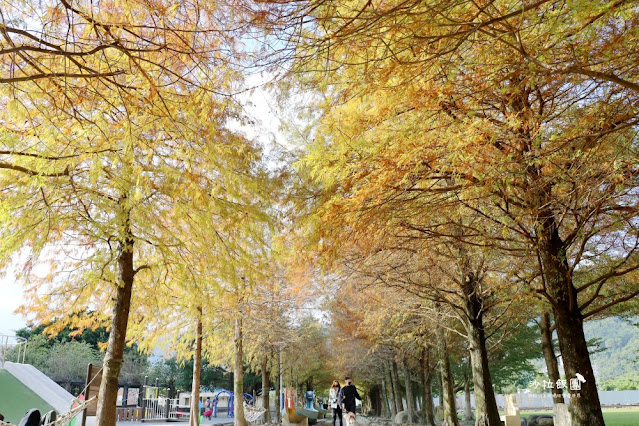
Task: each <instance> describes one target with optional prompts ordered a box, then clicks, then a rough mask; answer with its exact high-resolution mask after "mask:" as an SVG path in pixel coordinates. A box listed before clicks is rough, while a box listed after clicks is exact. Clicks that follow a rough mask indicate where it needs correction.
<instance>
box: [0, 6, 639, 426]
mask: <svg viewBox="0 0 639 426" xmlns="http://www.w3.org/2000/svg"><path fill="white" fill-rule="evenodd" d="M2 10H3V14H2V18H1V19H2V22H1V23H0V25H1V27H0V29H1V31H2V34H3V38H2V39H1V40H0V43H1V44H0V106H1V107H2V108H0V121H1V122H2V125H3V128H2V133H1V137H0V172H1V173H0V188H1V192H0V199H1V201H2V202H1V203H0V221H1V223H2V227H1V228H0V265H1V267H2V268H6V267H9V266H10V265H11V264H22V265H21V266H22V271H23V274H22V278H23V279H24V281H25V285H26V288H27V300H28V303H27V305H25V307H24V308H23V312H24V313H25V314H28V315H31V316H32V317H33V319H35V320H36V321H38V322H44V323H50V324H51V325H50V327H49V331H51V332H53V333H56V332H60V331H62V330H63V328H64V327H65V326H67V325H69V326H71V327H73V328H79V329H85V328H96V327H101V326H104V327H107V329H108V330H109V339H108V342H107V346H106V354H105V357H104V362H103V377H104V380H103V382H102V388H101V393H100V394H101V397H100V401H99V403H98V419H97V423H98V425H99V426H112V425H113V424H114V423H115V398H116V394H117V386H118V377H119V376H120V373H121V369H122V364H123V355H124V350H125V345H126V344H127V342H128V343H132V342H136V344H137V345H138V346H139V348H140V350H142V351H150V350H151V349H152V348H154V347H155V346H156V345H161V346H162V345H164V346H165V347H167V348H170V350H172V351H174V352H175V354H176V356H177V357H178V359H179V360H183V359H189V358H193V365H194V369H193V393H194V395H195V396H197V392H198V391H199V378H200V375H201V371H200V366H201V363H202V358H206V359H209V360H211V362H218V363H226V365H232V366H233V370H234V377H235V390H236V392H241V391H242V389H243V384H242V378H243V376H244V375H243V370H244V366H245V361H246V360H250V362H249V363H250V364H251V365H259V366H261V367H260V369H261V371H263V372H264V376H265V377H264V379H263V382H264V383H265V384H267V383H268V377H267V376H268V371H276V372H278V373H279V372H280V371H282V370H283V368H282V366H281V365H280V362H281V360H282V357H281V356H280V354H281V353H282V352H284V354H285V355H286V354H288V356H290V359H285V361H289V362H291V363H294V361H295V360H296V359H299V358H301V357H299V356H298V354H299V353H300V352H303V351H301V350H300V348H303V347H305V346H304V345H305V340H304V339H305V338H310V337H309V336H311V337H312V335H313V333H311V334H310V335H309V336H306V337H305V334H304V333H301V332H300V329H299V328H296V327H292V326H291V324H294V323H298V322H299V321H298V320H299V318H298V317H297V316H298V314H297V312H298V311H297V310H296V309H295V308H297V307H300V306H313V305H312V304H309V303H310V300H309V292H308V291H307V289H308V288H309V287H313V286H314V285H315V284H317V282H316V280H315V279H314V278H313V277H314V276H315V275H317V270H316V269H315V268H314V267H312V268H310V270H309V268H304V267H300V266H299V265H300V264H301V265H304V264H306V263H307V262H308V261H313V262H314V261H316V260H319V261H320V262H321V264H322V266H323V267H324V268H325V270H326V272H328V273H329V275H328V276H330V277H331V279H332V280H333V281H335V283H338V284H340V286H339V287H337V288H331V289H330V290H329V292H331V293H332V294H335V293H337V294H339V295H345V296H344V297H345V298H347V297H348V295H349V293H351V294H364V295H365V296H366V298H367V299H368V300H375V303H373V304H372V307H366V308H363V307H361V306H359V304H358V301H357V300H351V301H350V305H352V306H350V305H347V306H345V307H343V309H340V310H339V311H336V312H335V317H334V318H333V322H334V324H336V325H337V326H338V327H345V328H349V329H350V331H351V332H353V330H352V327H351V325H352V324H356V325H357V329H356V331H357V334H360V333H361V335H362V336H363V338H365V339H366V340H367V342H369V344H371V345H372V346H371V347H372V348H378V347H379V348H383V349H384V350H385V351H390V354H387V355H386V356H385V358H380V359H378V360H376V361H375V363H376V364H378V363H377V361H380V362H381V361H389V362H390V365H388V364H387V366H388V368H389V371H394V370H396V368H395V367H394V366H393V362H392V361H393V360H395V361H402V360H403V361H402V362H403V363H404V364H403V365H404V366H405V367H406V371H405V373H404V377H405V379H406V380H407V384H408V385H405V386H404V387H405V389H406V391H407V392H408V391H409V390H410V389H412V386H410V378H409V377H410V374H408V373H407V372H408V371H409V370H413V371H415V370H419V371H423V372H424V374H423V377H424V381H425V383H426V382H427V381H428V377H429V374H431V373H429V371H431V370H432V369H431V368H430V365H431V364H430V362H431V361H430V360H431V359H434V357H435V355H434V352H436V353H437V354H438V355H437V356H438V357H439V359H440V362H439V364H438V365H439V367H438V368H439V369H440V372H439V376H441V382H442V385H441V388H442V389H441V395H442V396H443V401H444V407H445V418H446V422H448V423H449V424H456V422H457V420H456V416H455V414H454V413H455V407H454V398H453V394H454V390H455V383H454V382H453V380H452V372H451V367H450V361H449V359H450V358H449V355H448V354H450V353H451V352H453V349H454V348H455V347H456V345H461V346H464V345H465V347H466V349H467V351H468V353H467V356H466V359H467V361H466V363H467V365H468V366H469V370H470V374H467V377H468V379H467V380H466V381H465V384H466V386H471V384H470V377H471V376H472V382H473V384H472V386H473V388H474V391H475V396H476V401H477V403H476V413H475V414H476V421H477V424H478V425H484V424H485V425H498V424H500V423H499V418H498V413H497V406H496V402H495V397H494V393H493V391H492V389H493V383H494V380H495V371H494V370H495V369H494V367H493V368H492V369H491V368H490V358H491V353H492V354H494V353H495V351H493V348H492V346H493V345H494V346H496V347H497V346H498V345H497V343H498V342H500V341H501V340H503V339H508V338H514V337H513V336H516V335H517V332H516V330H517V329H520V330H521V325H522V324H527V323H528V322H529V321H530V320H531V319H536V320H537V321H538V323H539V327H540V337H541V340H542V345H543V353H544V356H545V359H546V363H547V365H548V370H549V375H550V376H551V379H553V380H554V379H555V377H556V378H558V377H559V372H558V371H557V367H556V359H555V353H554V349H553V347H552V345H551V342H552V339H551V338H550V336H551V335H552V332H553V331H556V332H557V337H558V342H559V351H560V353H561V356H562V359H563V364H564V369H565V377H567V378H572V377H575V375H576V374H577V373H579V374H581V375H583V376H584V377H585V378H586V385H585V387H584V388H583V389H582V391H581V394H580V397H579V398H572V400H571V412H572V417H573V421H574V423H575V424H589V425H603V418H602V415H601V408H600V404H599V401H598V396H597V392H596V390H597V389H596V385H595V378H594V374H593V371H592V365H591V363H590V358H589V354H588V347H587V342H586V339H585V337H584V333H583V322H584V321H585V320H587V319H589V318H596V317H599V316H603V315H606V314H608V313H611V312H612V313H618V312H619V311H624V310H625V309H627V304H628V303H630V302H632V299H633V298H634V297H635V296H636V295H638V294H639V288H638V286H637V284H636V282H637V281H636V274H637V271H638V270H639V253H638V252H637V249H638V247H639V232H638V230H639V228H638V226H639V223H638V222H637V196H636V195H637V192H636V191H637V189H636V188H637V177H638V171H639V169H638V168H637V162H636V158H637V137H636V130H637V129H636V125H637V119H638V116H637V105H638V104H639V102H638V101H639V99H638V96H639V95H638V94H639V87H638V86H637V83H636V81H637V72H638V68H637V65H636V64H639V61H637V60H634V59H635V58H637V56H638V53H639V52H638V51H637V46H638V45H639V43H637V40H636V38H637V34H636V31H634V28H635V27H636V24H637V19H639V18H638V17H637V16H638V13H637V10H636V5H635V4H634V3H633V2H628V1H624V0H617V1H606V0H599V1H596V2H582V1H580V0H566V1H549V0H540V1H536V2H524V3H521V2H518V1H514V0H499V1H494V2H488V3H482V2H479V3H478V2H474V1H461V2H455V3H446V2H437V1H420V2H408V3H407V2H404V1H390V2H386V1H385V2H373V1H360V0H352V1H351V0H348V1H346V0H345V1H340V2H339V3H335V2H323V1H320V2H315V1H314V2H309V1H306V0H300V1H297V2H288V1H287V2H277V1H273V2H265V3H261V2H258V3H248V2H205V3H198V4H197V5H193V4H190V3H189V4H188V5H187V4H186V3H174V2H170V1H166V2H163V1H159V2H152V3H131V2H129V1H124V0H109V1H106V2H99V3H86V2H79V3H77V2H74V3H71V2H68V1H66V0H60V1H56V2H53V4H51V5H46V6H45V5H40V4H30V3H24V2H18V3H15V2H6V1H4V2H3V3H2ZM230 10H232V11H233V13H229V11H230ZM256 35H257V36H256ZM256 46H258V47H263V49H255V47H256ZM249 53H250V54H249ZM256 55H257V62H251V63H250V65H249V64H248V63H247V62H246V61H247V60H254V59H255V57H256ZM255 64H259V65H264V64H266V65H267V66H273V67H274V68H271V69H275V68H277V69H278V70H281V69H282V68H285V71H286V72H288V73H289V74H288V76H289V77H290V79H289V80H288V81H286V84H284V85H283V93H285V94H286V95H289V94H291V93H293V94H294V93H296V92H299V91H302V92H311V96H310V98H311V100H312V101H311V106H310V109H309V112H310V114H309V115H308V121H309V122H310V126H309V129H308V132H307V133H306V134H304V136H305V138H304V144H305V145H304V149H303V152H302V153H301V156H300V157H299V159H298V161H297V163H296V168H295V173H281V174H280V173H279V172H280V171H279V170H274V168H273V167H272V163H271V164H268V163H267V161H265V159H263V158H262V157H263V153H262V149H261V147H260V146H259V145H258V144H257V143H256V142H255V141H251V140H249V139H248V138H246V137H245V136H244V135H243V134H242V132H240V131H237V130H236V129H238V128H239V127H241V126H242V125H243V124H244V125H248V124H250V123H249V121H248V120H246V119H245V116H244V112H243V109H242V105H240V104H238V102H237V97H235V96H234V95H235V94H237V93H238V92H240V91H242V90H244V89H245V85H244V83H243V80H242V72H243V71H245V70H246V69H249V68H250V69H251V70H253V69H254V68H251V67H252V66H254V65H255ZM293 99H296V97H295V96H293ZM306 101H308V97H306V98H305V102H306ZM283 193H289V194H291V195H292V196H291V197H289V198H284V197H283V196H282V195H283ZM291 211H293V212H294V214H295V215H289V213H290V212H291ZM291 228H293V229H294V231H293V232H292V234H293V235H288V234H287V232H286V230H290V229H291ZM282 234H284V236H283V237H282V238H281V239H279V240H278V239H277V238H275V236H280V235H282ZM282 241H283V242H284V243H282ZM309 243H310V244H309ZM283 257H287V258H288V259H293V260H292V261H291V262H290V263H289V265H288V267H284V266H282V265H284V264H285V263H284V262H281V261H280V259H282V258H283ZM313 265H315V264H314V263H313ZM322 291H323V292H325V291H326V290H322ZM380 295H381V297H380ZM349 300H350V299H349ZM385 302H396V303H395V304H394V305H391V306H388V305H387V304H386V303H385ZM398 306H399V307H401V309H400V310H399V311H400V312H399V314H398V313H397V307H398ZM346 308H348V309H346ZM79 313H82V315H78V314H79ZM383 318H387V319H388V321H389V322H385V321H384V320H383ZM54 320H55V321H54ZM387 325H390V326H389V327H387ZM347 326H348V327H347ZM305 330H308V331H309V332H310V331H311V330H312V327H311V328H309V329H306V328H305ZM453 336H459V337H460V338H461V339H462V340H461V342H460V341H458V340H456V339H455V338H453ZM245 342H250V343H246V344H245ZM345 343H348V340H347V341H346V342H345ZM346 346H348V345H346ZM433 346H435V347H433ZM409 348H410V349H409ZM391 349H392V351H391ZM435 349H436V351H435ZM381 350H382V349H380V351H381ZM410 351H413V352H412V353H417V354H422V355H420V359H419V360H415V359H413V360H405V358H406V354H407V353H408V352H410ZM431 356H432V357H433V358H431ZM426 359H428V362H427V361H426ZM300 363H303V361H300ZM382 364H384V363H382ZM382 364H378V365H382ZM417 364H419V365H420V366H422V367H419V368H417V367H416V365H417ZM301 365H304V364H300V366H301ZM433 365H434V364H433ZM389 374H391V380H392V375H395V376H396V377H399V376H398V373H397V371H394V372H391V373H389ZM290 376H292V377H293V376H295V374H294V372H293V373H291V374H290ZM385 376H386V373H384V374H383V375H378V377H380V378H381V377H384V378H385ZM277 377H280V376H279V374H278V375H277ZM430 377H432V375H431V376H430ZM311 382H312V381H311ZM382 385H384V383H383V382H381V381H380V387H381V388H382V389H383V387H384V386H385V385H384V386H382ZM278 387H279V386H278ZM422 387H423V389H428V388H429V386H425V385H424V386H422ZM398 388H399V386H398V385H397V383H395V384H394V385H393V386H392V389H393V391H394V392H396V391H397V390H398ZM387 391H388V389H387ZM412 399H413V398H412V397H410V396H408V395H407V400H408V401H412ZM561 399H562V398H561V396H560V395H557V396H556V402H559V401H561ZM196 400H197V398H194V401H196ZM397 400H398V398H395V402H397ZM427 400H428V398H425V401H427ZM236 401H237V402H238V405H237V406H236V417H235V419H236V422H237V424H240V425H242V424H244V423H245V421H244V418H243V415H242V405H241V399H240V398H237V399H236ZM395 405H396V407H395V408H396V409H397V408H399V407H398V406H397V404H395ZM427 405H428V404H424V407H426V409H427V408H428V407H427ZM408 408H409V412H410V411H411V409H410V408H411V407H410V406H409V407H408ZM192 409H193V411H194V412H195V411H196V410H197V407H196V406H194V407H192ZM389 410H390V408H389ZM191 418H192V422H194V423H196V422H197V416H191Z"/></svg>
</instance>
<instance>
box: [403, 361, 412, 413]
mask: <svg viewBox="0 0 639 426" xmlns="http://www.w3.org/2000/svg"><path fill="white" fill-rule="evenodd" d="M402 369H403V370H404V386H405V387H406V411H407V412H408V423H414V421H415V418H414V417H413V404H414V401H415V399H414V398H413V385H412V383H411V380H410V374H409V372H408V365H406V360H405V359H403V360H402Z"/></svg>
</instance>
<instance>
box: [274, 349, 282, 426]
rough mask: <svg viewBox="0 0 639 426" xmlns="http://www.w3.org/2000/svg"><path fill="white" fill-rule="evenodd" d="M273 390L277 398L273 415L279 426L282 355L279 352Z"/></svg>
mask: <svg viewBox="0 0 639 426" xmlns="http://www.w3.org/2000/svg"><path fill="white" fill-rule="evenodd" d="M275 389H277V397H276V398H275V401H276V403H277V407H276V409H275V413H276V416H277V423H278V424H280V423H281V422H282V354H281V352H280V351H278V352H277V383H276V385H275Z"/></svg>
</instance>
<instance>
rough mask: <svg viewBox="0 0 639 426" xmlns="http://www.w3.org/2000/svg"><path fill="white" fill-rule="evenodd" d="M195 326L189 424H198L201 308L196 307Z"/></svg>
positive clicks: (194, 425) (191, 425)
mask: <svg viewBox="0 0 639 426" xmlns="http://www.w3.org/2000/svg"><path fill="white" fill-rule="evenodd" d="M198 313H199V316H198V319H197V324H196V326H195V351H194V352H193V384H192V386H191V410H190V416H189V426H200V377H201V373H202V308H198Z"/></svg>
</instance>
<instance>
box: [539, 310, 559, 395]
mask: <svg viewBox="0 0 639 426" xmlns="http://www.w3.org/2000/svg"><path fill="white" fill-rule="evenodd" d="M550 328H551V325H550V313H548V312H544V314H543V315H542V316H541V324H539V329H540V331H541V349H542V351H543V353H544V360H545V361H546V370H548V379H549V380H551V381H552V382H553V383H554V384H555V386H553V388H552V400H553V403H554V404H563V403H564V394H563V389H562V388H558V387H557V381H558V380H559V366H558V364H557V356H556V355H555V348H554V345H553V343H552V332H551V331H550Z"/></svg>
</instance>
